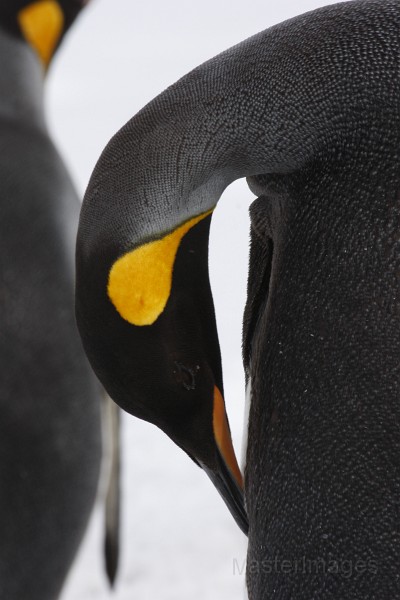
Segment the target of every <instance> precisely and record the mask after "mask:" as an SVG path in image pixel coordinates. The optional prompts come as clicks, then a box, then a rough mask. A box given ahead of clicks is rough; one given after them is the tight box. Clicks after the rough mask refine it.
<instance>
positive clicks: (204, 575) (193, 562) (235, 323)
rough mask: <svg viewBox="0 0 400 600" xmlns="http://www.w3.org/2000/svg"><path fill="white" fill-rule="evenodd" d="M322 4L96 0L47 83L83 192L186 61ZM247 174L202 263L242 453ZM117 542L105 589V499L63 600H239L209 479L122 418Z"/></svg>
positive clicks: (241, 558)
mask: <svg viewBox="0 0 400 600" xmlns="http://www.w3.org/2000/svg"><path fill="white" fill-rule="evenodd" d="M326 4H334V2H333V1H328V0H323V1H321V0H279V2H276V1H274V0H270V1H269V2H268V1H265V0H264V1H261V0H246V1H244V0H230V1H229V2H228V1H227V0H202V2H193V3H189V2H185V1H184V0H169V1H168V2H163V1H162V0H148V1H147V2H138V1H137V0H136V1H135V0H116V1H115V0H114V1H113V0H93V1H92V2H91V3H90V4H89V6H88V7H87V8H86V9H85V10H84V11H83V13H82V15H81V17H80V18H79V20H78V21H77V23H76V24H75V26H74V27H73V29H72V30H71V32H70V34H69V35H68V36H67V38H66V39H65V41H64V44H63V46H62V48H61V49H60V51H59V53H58V55H57V56H56V58H55V60H54V62H53V65H52V67H51V70H50V73H49V76H48V81H47V96H46V102H47V109H48V115H49V124H50V129H51V132H52V135H53V138H54V139H55V141H56V143H57V145H58V147H59V149H60V151H61V153H62V154H63V156H64V159H65V162H66V163H67V165H68V167H69V169H70V172H71V174H72V176H73V178H74V180H75V182H76V185H77V187H78V190H79V192H80V193H81V194H83V192H84V190H85V187H86V185H87V182H88V179H89V177H90V174H91V172H92V169H93V167H94V165H95V163H96V161H97V159H98V157H99V155H100V152H101V151H102V149H103V148H104V146H105V144H106V143H107V142H108V140H109V138H110V137H111V136H112V135H113V134H114V133H115V132H116V131H117V130H118V129H119V128H120V127H121V126H122V125H123V124H124V123H125V122H126V121H127V120H128V119H130V118H131V117H132V116H133V115H134V114H135V113H136V112H138V110H139V109H140V108H142V107H143V106H144V105H145V104H146V103H147V102H149V101H150V100H151V99H152V98H153V97H154V96H156V95H157V94H159V93H160V92H162V91H163V90H164V89H165V88H166V87H168V86H169V85H170V84H172V83H173V82H175V81H176V80H177V79H179V78H180V77H181V76H183V75H184V74H185V73H187V72H188V71H189V70H191V69H193V68H195V67H196V66H197V65H199V64H200V63H202V62H204V61H205V60H207V59H209V58H211V57H212V56H214V55H216V54H218V53H219V52H221V51H223V50H225V49H226V48H228V47H229V46H232V45H234V44H236V43H238V42H240V41H242V40H243V39H245V38H247V37H249V36H250V35H253V34H254V33H257V32H258V31H261V30H263V29H266V28H267V27H270V26H271V25H273V24H275V23H278V22H280V21H283V20H285V19H288V18H290V17H292V16H295V15H297V14H300V13H303V12H306V11H308V10H312V9H314V8H317V7H319V6H324V5H326ZM252 199H253V195H252V194H251V192H250V191H249V190H248V188H247V186H246V183H245V181H239V182H236V183H235V184H233V185H231V186H230V187H229V188H228V190H227V191H226V192H225V193H224V196H223V198H222V200H221V201H220V203H219V205H218V208H217V210H216V211H215V214H214V217H213V225H212V232H211V245H210V257H211V258H210V273H211V282H212V288H213V294H214V300H215V305H216V313H217V322H218V328H219V333H220V342H221V351H222V359H223V367H224V381H225V384H224V385H225V399H226V404H227V409H228V414H229V418H230V424H231V429H232V434H233V438H234V443H235V447H236V449H237V452H238V453H239V456H240V453H241V450H240V448H241V437H242V429H243V413H244V377H243V368H242V362H241V319H242V312H243V306H244V302H245V290H246V277H247V260H248V253H247V248H248V229H249V222H248V214H247V213H248V207H249V205H250V203H251V201H252ZM122 434H123V440H122V444H123V450H122V453H123V454H122V460H123V473H122V486H123V487H122V492H123V494H122V549H121V562H120V569H119V576H118V580H117V585H116V588H115V590H114V591H113V592H111V591H110V590H109V588H108V585H107V581H106V579H105V575H104V569H103V557H102V536H103V529H102V519H103V512H102V505H101V502H100V501H99V502H98V503H97V506H96V509H95V511H94V514H93V518H92V521H91V523H90V526H89V528H88V532H87V535H86V538H85V540H84V543H83V545H82V548H81V552H80V553H79V555H78V557H77V559H76V561H75V565H74V567H73V569H72V571H71V573H70V577H69V579H68V581H67V584H66V587H65V590H64V593H63V595H62V599H61V600H91V599H96V600H106V599H114V600H128V599H129V600H133V598H140V599H141V600H148V599H154V598H157V599H158V600H172V599H173V600H187V599H188V598H191V599H192V600H196V599H202V600H208V599H210V600H211V599H215V598H221V599H222V598H229V599H230V600H239V599H243V598H244V595H245V592H244V587H245V575H244V565H245V558H246V538H245V536H244V535H243V534H242V533H241V532H240V530H239V529H238V528H237V527H236V525H235V523H234V521H233V519H232V517H231V515H230V514H229V512H228V510H227V509H226V508H225V505H224V503H223V502H222V500H221V499H220V497H219V495H218V493H217V492H216V490H215V489H214V487H213V486H212V484H211V482H210V481H209V479H208V478H207V476H206V475H205V474H204V473H203V472H202V471H201V470H200V469H198V468H196V467H195V466H194V464H193V463H192V462H191V461H190V460H189V459H188V458H187V456H186V455H185V454H184V453H183V452H182V451H181V450H179V449H178V448H177V447H175V446H174V445H173V444H172V442H171V441H170V440H169V439H168V438H167V437H166V436H165V435H164V434H163V433H161V432H160V431H159V430H158V429H157V428H155V427H154V426H150V425H148V424H147V423H144V422H142V421H139V420H136V419H134V418H132V417H130V416H128V415H125V416H124V419H123V431H122Z"/></svg>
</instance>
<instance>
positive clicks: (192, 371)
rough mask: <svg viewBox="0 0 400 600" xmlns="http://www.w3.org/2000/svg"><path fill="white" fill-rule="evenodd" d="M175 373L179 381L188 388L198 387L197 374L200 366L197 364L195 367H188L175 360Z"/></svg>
mask: <svg viewBox="0 0 400 600" xmlns="http://www.w3.org/2000/svg"><path fill="white" fill-rule="evenodd" d="M174 364H175V369H174V375H175V379H176V381H177V383H180V384H181V385H182V386H183V387H184V388H185V389H186V390H195V389H196V374H197V373H198V371H199V370H200V367H199V366H198V365H196V367H194V368H190V367H186V366H185V365H183V364H182V363H180V362H177V361H175V363H174Z"/></svg>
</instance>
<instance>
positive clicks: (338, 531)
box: [76, 0, 400, 600]
mask: <svg viewBox="0 0 400 600" xmlns="http://www.w3.org/2000/svg"><path fill="white" fill-rule="evenodd" d="M399 32H400V2H398V0H354V1H351V2H343V3H338V4H335V5H330V6H326V7H324V8H321V9H319V10H316V11H312V12H310V13H307V14H305V15H300V16H298V17H296V18H293V19H291V20H289V21H286V22H284V23H280V24H278V25H276V26H274V27H272V28H270V29H268V30H266V31H263V32H260V33H258V34H256V35H254V36H253V37H251V38H249V39H248V40H245V41H244V42H242V43H240V44H238V45H237V46H235V47H234V48H231V49H228V50H227V51H225V52H223V53H222V54H220V55H219V56H217V57H215V58H213V59H211V60H209V61H208V62H206V63H204V64H203V65H200V66H199V67H198V68H196V69H194V70H193V71H192V72H191V73H189V74H188V75H186V76H185V77H183V78H182V79H181V80H179V81H178V82H177V83H175V84H174V85H172V86H171V87H169V88H168V89H167V90H166V91H165V92H163V93H162V94H161V95H159V96H158V97H157V98H155V99H154V100H152V101H151V102H150V103H149V104H148V105H147V106H145V107H144V108H143V109H142V110H141V111H140V112H139V113H138V114H137V115H136V116H134V117H133V118H132V119H131V120H130V121H128V122H127V123H126V124H125V125H124V126H123V127H122V129H121V130H120V131H119V132H118V133H116V135H115V136H114V137H113V138H112V139H111V141H110V142H109V144H108V145H107V147H106V148H105V150H104V151H103V153H102V155H101V157H100V159H99V161H98V163H97V165H96V167H95V169H94V172H93V174H92V177H91V180H90V183H89V186H88V189H87V192H86V195H85V199H84V203H83V206H82V211H81V217H80V224H79V230H78V241H77V262H76V266H77V286H76V314H77V319H78V326H79V329H80V333H81V336H82V339H83V342H84V346H85V350H86V352H87V355H88V357H89V360H90V361H91V363H92V365H93V368H94V370H95V371H96V373H97V374H98V376H99V378H100V379H101V381H102V382H103V384H104V386H105V387H106V389H107V390H108V391H109V393H110V395H111V396H112V397H113V398H114V400H115V401H116V402H118V404H120V406H122V407H123V408H124V409H126V410H127V411H128V412H130V413H131V414H133V415H136V416H137V417H140V418H142V419H146V420H147V421H150V422H152V423H154V424H156V425H157V426H159V427H160V428H161V429H162V430H164V431H165V432H166V433H167V434H168V435H169V436H170V438H171V439H172V440H173V441H175V443H176V444H178V445H179V446H180V447H181V448H183V449H184V450H185V451H186V452H187V454H188V455H189V456H190V457H191V458H192V459H193V460H194V461H195V462H197V463H198V464H199V465H200V466H202V467H203V468H204V469H205V470H206V471H207V472H208V473H209V474H210V476H211V478H212V479H213V481H214V483H216V485H217V487H218V488H219V490H220V491H221V492H222V494H223V496H224V498H225V500H226V501H227V504H228V506H229V507H230V509H231V511H232V513H233V514H234V516H235V518H236V520H237V521H238V523H239V525H240V526H241V527H242V529H243V530H244V531H247V524H248V539H249V550H248V568H247V586H248V591H249V597H250V598H251V600H266V599H268V600H270V599H274V600H294V599H296V600H310V599H311V598H315V599H317V598H318V599H321V600H322V599H324V600H327V599H328V598H329V599H331V600H343V599H346V600H365V599H367V598H368V600H376V599H377V598H379V599H380V598H382V599H385V600H389V599H392V598H398V597H400V583H399V582H400V571H399V561H398V557H399V553H400V529H399V518H400V514H399V493H400V461H399V453H400V427H399V423H400V403H399V397H400V370H399V357H400V335H399V332H400V318H399V317H400V296H399V273H400V252H399V228H400V201H399V198H400V174H399V173H400V171H399V163H400V151H399V149H400V101H399V98H400V44H399V39H400V38H399ZM241 177H246V178H247V181H248V183H249V186H250V189H251V190H252V192H253V193H255V194H256V195H257V196H258V199H257V201H256V202H255V204H254V205H253V207H252V210H251V220H252V235H251V237H252V249H251V255H250V279H249V288H248V302H247V309H246V318H245V338H244V356H245V366H246V371H247V377H248V381H249V382H251V407H250V413H249V435H248V449H247V462H246V468H245V500H246V502H245V505H244V503H243V495H242V486H241V476H240V472H239V471H238V469H237V465H236V461H235V459H234V455H233V450H232V446H231V442H230V436H229V427H228V422H227V418H226V413H225V405H224V397H223V386H222V375H221V363H220V356H219V349H218V338H217V331H216V326H215V318H214V311H213V303H212V297H211V292H210V286H209V280H208V266H207V251H208V229H209V225H210V219H211V214H212V211H213V209H214V207H215V205H216V203H217V202H218V200H219V198H220V196H221V194H222V192H223V191H224V189H225V188H226V187H227V186H228V185H229V184H230V183H231V182H232V181H234V180H235V179H238V178H241ZM228 226H229V225H228V224H227V227H228Z"/></svg>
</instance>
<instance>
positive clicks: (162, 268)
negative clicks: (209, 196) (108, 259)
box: [107, 211, 212, 325]
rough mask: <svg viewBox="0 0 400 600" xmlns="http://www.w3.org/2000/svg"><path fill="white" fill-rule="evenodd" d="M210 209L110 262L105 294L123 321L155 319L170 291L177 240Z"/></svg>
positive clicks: (141, 322) (149, 321) (142, 322)
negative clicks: (158, 238)
mask: <svg viewBox="0 0 400 600" xmlns="http://www.w3.org/2000/svg"><path fill="white" fill-rule="evenodd" d="M211 212H212V211H208V212H206V213H203V214H202V215H199V216H197V217H194V218H193V219H191V220H190V221H187V222H186V223H184V224H183V225H181V226H180V227H178V228H177V229H175V231H173V232H172V233H169V234H168V235H166V236H165V237H163V238H162V239H161V240H156V241H154V242H149V243H147V244H144V245H143V246H139V248H135V250H132V251H131V252H128V253H127V254H124V256H122V257H121V258H119V259H118V260H117V261H116V262H115V263H114V264H113V266H112V267H111V270H110V273H109V278H108V287H107V292H108V297H109V298H110V300H111V302H112V303H113V305H114V306H115V308H116V310H117V311H118V313H119V314H120V315H121V317H122V318H123V319H125V321H128V323H131V324H132V325H152V324H153V323H154V322H155V321H156V320H157V319H158V317H159V316H160V315H161V313H162V312H163V310H164V308H165V306H166V304H167V301H168V298H169V296H170V293H171V286H172V273H173V268H174V262H175V257H176V253H177V251H178V248H179V244H180V242H181V240H182V238H183V236H184V235H185V234H186V233H187V232H188V231H189V229H191V228H192V227H194V225H196V224H197V223H198V222H199V221H201V220H202V219H204V218H205V217H207V216H208V215H209V214H211Z"/></svg>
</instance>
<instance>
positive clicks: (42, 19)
mask: <svg viewBox="0 0 400 600" xmlns="http://www.w3.org/2000/svg"><path fill="white" fill-rule="evenodd" d="M18 23H19V26H20V28H21V31H22V33H23V35H24V37H25V39H26V41H27V42H28V43H29V44H30V45H31V46H32V48H34V50H35V51H36V52H37V53H38V55H39V57H40V59H41V61H42V63H43V65H44V66H45V67H47V66H48V65H49V63H50V60H51V58H52V56H53V53H54V50H55V49H56V46H57V43H58V41H59V39H60V37H61V35H62V32H63V28H64V14H63V11H62V10H61V7H60V5H59V4H58V2H56V0H39V1H38V2H33V3H32V4H29V5H28V6H25V8H23V9H21V10H20V11H19V13H18Z"/></svg>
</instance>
